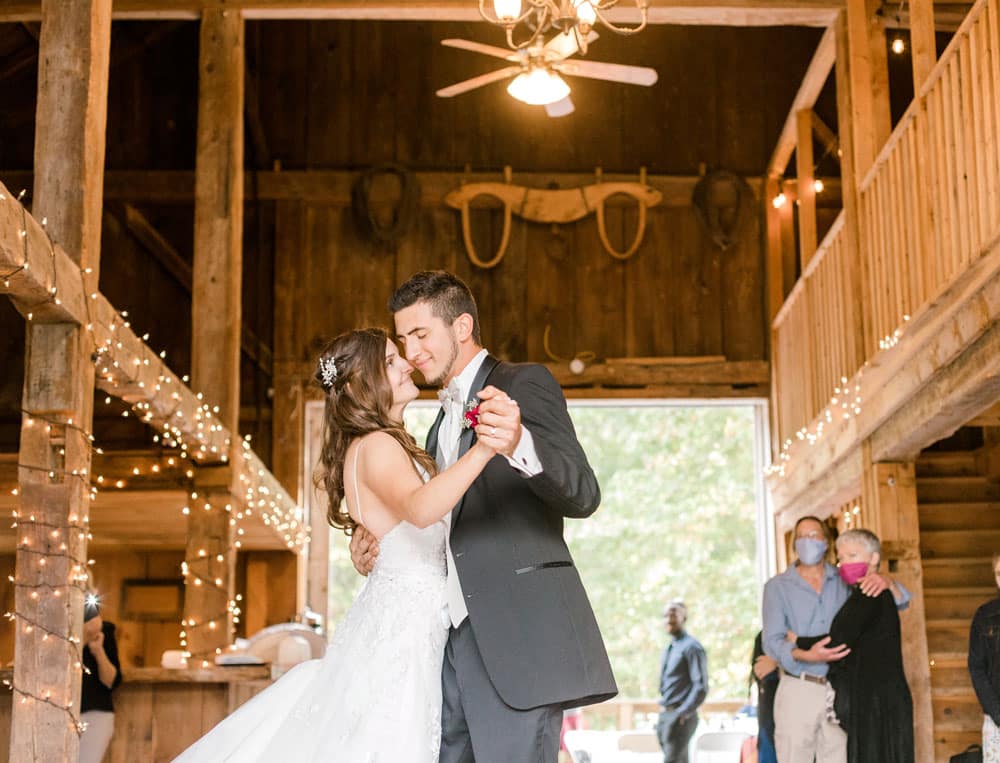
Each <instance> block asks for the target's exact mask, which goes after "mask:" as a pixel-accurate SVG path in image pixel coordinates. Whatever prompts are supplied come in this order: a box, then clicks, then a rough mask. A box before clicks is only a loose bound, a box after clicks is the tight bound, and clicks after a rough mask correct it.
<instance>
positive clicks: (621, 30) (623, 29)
mask: <svg viewBox="0 0 1000 763" xmlns="http://www.w3.org/2000/svg"><path fill="white" fill-rule="evenodd" d="M640 11H641V13H642V20H641V21H640V22H639V24H638V25H637V26H634V27H628V26H617V25H616V24H613V23H611V22H610V21H608V19H607V18H606V17H605V15H604V14H603V13H601V11H600V10H598V9H597V8H596V7H594V15H595V16H597V20H598V21H600V22H601V23H602V24H604V26H606V27H607V28H608V29H610V30H611V31H612V32H615V33H616V34H621V35H625V36H628V35H633V34H638V33H639V32H641V31H642V30H643V29H645V28H646V24H647V23H648V19H647V17H646V9H645V8H640Z"/></svg>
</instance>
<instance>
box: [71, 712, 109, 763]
mask: <svg viewBox="0 0 1000 763" xmlns="http://www.w3.org/2000/svg"><path fill="white" fill-rule="evenodd" d="M80 720H81V721H83V722H84V723H86V724H87V730H86V731H84V732H83V734H82V735H81V736H80V763H101V761H102V760H104V753H105V752H107V749H108V744H109V743H110V742H111V736H112V735H113V734H114V733H115V714H114V713H106V712H104V711H103V710H88V711H87V712H85V713H80Z"/></svg>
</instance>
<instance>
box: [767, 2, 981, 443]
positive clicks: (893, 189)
mask: <svg viewBox="0 0 1000 763" xmlns="http://www.w3.org/2000/svg"><path fill="white" fill-rule="evenodd" d="M858 194H859V195H858V238H857V241H858V246H857V249H858V251H857V253H855V252H854V251H853V249H854V246H853V245H851V242H850V240H849V237H848V236H847V235H846V231H845V221H844V215H843V213H842V214H841V216H840V217H839V218H838V220H837V223H836V224H835V225H834V227H833V228H832V229H831V231H830V233H829V234H828V235H827V237H826V238H825V240H824V242H823V244H822V245H821V246H820V248H819V249H818V251H817V252H816V255H815V256H814V257H813V259H812V260H811V261H810V263H809V265H808V266H807V268H806V269H805V272H804V273H803V275H802V278H801V279H800V281H799V283H798V284H796V287H795V289H793V290H792V293H791V294H790V295H789V297H788V299H787V300H786V302H785V304H784V306H783V307H782V309H781V311H780V312H779V313H778V315H777V316H776V317H775V320H774V323H773V325H772V339H773V345H772V347H773V373H774V389H775V403H776V406H777V411H776V415H777V425H778V435H779V437H780V438H781V441H787V440H788V439H789V438H793V437H794V436H795V434H796V433H797V432H798V433H807V432H815V427H816V426H817V425H818V424H819V423H820V422H822V421H823V418H824V417H825V418H829V416H830V415H831V410H830V408H828V406H829V405H830V403H831V401H832V400H833V399H834V398H837V399H838V403H837V404H839V405H841V406H843V405H845V404H846V405H849V398H847V397H846V396H844V395H843V394H841V395H839V396H838V394H837V392H836V390H837V388H838V387H842V384H843V383H842V379H844V378H851V377H853V376H854V375H855V373H856V372H857V371H858V370H859V369H860V368H861V366H862V365H863V364H864V363H865V362H866V361H870V360H872V359H873V358H874V357H875V356H876V355H877V354H878V353H879V352H880V351H881V350H883V349H885V348H887V347H890V346H892V345H893V344H895V343H896V342H897V341H898V340H899V338H900V337H901V336H902V334H903V333H904V331H905V325H906V323H907V321H909V320H910V319H911V318H912V317H913V316H915V315H916V314H917V313H919V312H920V311H922V310H924V309H926V307H927V306H928V305H930V304H931V303H932V302H933V301H934V299H935V298H936V297H937V296H938V295H939V294H941V292H942V291H943V290H944V289H946V288H947V287H948V286H949V285H950V284H951V283H952V282H953V281H954V279H955V278H956V277H957V276H959V275H960V274H961V273H962V272H963V271H965V270H966V269H967V268H968V267H969V265H970V264H971V263H972V262H973V261H974V260H975V259H977V258H978V257H979V256H980V255H981V254H982V253H983V252H984V250H985V249H986V247H987V246H988V245H989V244H990V243H991V242H992V241H993V240H994V238H995V237H996V236H997V233H998V231H1000V0H979V2H977V3H976V5H975V6H974V7H973V8H972V10H971V11H970V12H969V14H968V16H967V17H966V19H965V21H964V22H963V23H962V25H961V27H960V28H959V30H958V32H956V34H955V36H954V38H953V39H952V41H951V44H950V45H949V46H948V48H947V50H946V51H945V52H944V54H943V55H942V56H941V59H940V61H939V62H938V64H937V66H936V67H935V68H934V70H933V71H932V73H931V75H930V76H929V77H928V79H927V82H926V83H925V84H924V86H923V87H922V88H921V92H920V93H919V95H918V97H917V98H915V99H914V101H913V103H912V104H911V105H910V108H909V109H908V110H907V112H906V113H905V114H904V116H903V118H902V119H901V120H900V122H899V124H898V125H897V126H896V129H895V130H894V131H893V134H892V136H891V137H890V139H889V140H888V142H887V143H886V145H885V146H884V147H883V149H882V151H881V152H880V154H879V156H878V157H877V159H876V161H875V163H874V165H873V166H872V168H871V170H870V171H869V172H868V174H867V175H866V176H865V177H864V179H863V180H862V182H861V184H860V186H859V189H858ZM855 267H856V268H859V270H858V271H857V273H856V277H855V278H854V279H853V280H852V278H851V274H852V268H855ZM852 283H853V284H855V286H852ZM859 303H860V309H858V308H859ZM837 404H834V408H835V407H836V405H837ZM824 409H826V413H825V414H824ZM837 413H838V412H837V411H836V410H834V411H833V415H837ZM817 417H820V418H819V421H817ZM805 436H810V435H809V434H805Z"/></svg>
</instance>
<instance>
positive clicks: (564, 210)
mask: <svg viewBox="0 0 1000 763" xmlns="http://www.w3.org/2000/svg"><path fill="white" fill-rule="evenodd" d="M595 174H596V179H597V182H596V183H594V184H592V185H585V186H580V187H578V188H528V187H527V186H522V185H514V184H513V183H511V169H510V167H504V181H505V182H503V183H469V184H463V185H462V186H461V187H460V188H458V189H456V190H454V191H452V192H451V193H449V194H448V195H447V196H445V203H446V204H447V205H448V206H449V207H452V208H453V209H457V210H459V211H460V212H461V214H462V239H463V240H464V241H465V251H466V253H468V255H469V259H470V260H471V261H472V264H473V265H476V266H477V267H480V268H484V269H489V268H494V267H496V266H497V265H499V264H500V261H501V260H502V259H503V256H504V254H505V253H506V251H507V244H508V243H509V241H510V220H511V215H512V214H515V215H517V216H518V217H521V218H523V219H525V220H530V221H531V222H536V223H549V224H552V225H560V224H564V223H571V222H576V221H577V220H582V219H583V218H584V217H586V216H587V215H589V214H591V213H595V214H596V215H597V235H598V236H600V239H601V244H602V245H603V246H604V249H605V251H607V253H608V254H610V255H611V256H612V257H614V258H615V259H619V260H627V259H628V258H629V257H631V256H632V255H633V254H635V252H636V250H637V249H638V248H639V245H640V244H642V239H643V235H644V234H645V232H646V210H647V209H648V208H649V207H655V206H656V205H657V204H659V203H660V202H661V201H662V200H663V194H662V193H660V192H659V191H658V190H656V189H655V188H652V187H650V186H649V185H647V184H646V168H645V167H643V168H642V169H640V170H639V182H638V183H604V182H602V181H601V170H600V169H599V168H598V169H597V171H596V173H595ZM619 194H620V195H624V196H630V197H632V198H634V199H635V200H636V202H637V203H638V207H639V221H638V226H637V229H636V233H635V238H633V239H632V244H631V245H630V246H629V247H628V249H626V250H625V251H624V252H619V251H618V250H616V249H615V248H614V247H613V246H612V245H611V242H610V241H609V240H608V234H607V230H606V229H605V222H604V205H605V204H606V203H607V200H608V199H609V198H610V197H612V196H616V195H619ZM480 196H491V197H493V198H495V199H498V200H499V201H500V202H501V203H502V204H503V234H502V236H501V238H500V246H499V248H498V249H497V252H496V254H494V255H493V257H492V258H491V259H489V260H482V259H481V258H480V257H479V256H478V255H477V254H476V250H475V247H474V246H473V244H472V232H471V229H470V223H469V207H470V205H471V204H472V201H473V200H474V199H476V198H478V197H480Z"/></svg>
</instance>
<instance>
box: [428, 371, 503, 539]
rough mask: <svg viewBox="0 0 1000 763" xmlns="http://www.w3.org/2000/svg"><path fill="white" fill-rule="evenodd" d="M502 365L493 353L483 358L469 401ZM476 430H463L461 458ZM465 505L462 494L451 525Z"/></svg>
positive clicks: (460, 445)
mask: <svg viewBox="0 0 1000 763" xmlns="http://www.w3.org/2000/svg"><path fill="white" fill-rule="evenodd" d="M498 365H500V361H499V360H497V359H496V358H494V357H493V356H492V355H487V356H486V357H485V358H484V359H483V364H482V365H481V366H480V367H479V370H478V371H477V372H476V376H475V378H474V379H473V380H472V386H470V387H469V395H468V397H467V398H466V400H467V401H468V402H472V401H474V400H478V399H479V398H477V397H476V393H477V392H479V390H481V389H482V388H483V387H485V386H486V380H487V379H489V378H490V374H491V373H493V369H495V368H496V367H497V366H498ZM475 437H476V432H475V430H474V429H472V428H471V427H470V428H468V429H463V430H462V436H461V438H460V439H459V441H458V458H461V457H462V456H464V455H465V454H466V453H468V452H469V448H471V447H472V443H473V442H475ZM436 442H437V438H436V430H435V443H436ZM464 505H465V496H462V500H461V501H459V502H458V505H457V506H456V507H455V508H454V509H452V512H451V526H452V527H455V523H456V522H457V521H458V516H459V514H461V513H462V507H463V506H464Z"/></svg>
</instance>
